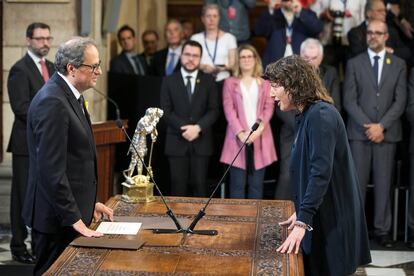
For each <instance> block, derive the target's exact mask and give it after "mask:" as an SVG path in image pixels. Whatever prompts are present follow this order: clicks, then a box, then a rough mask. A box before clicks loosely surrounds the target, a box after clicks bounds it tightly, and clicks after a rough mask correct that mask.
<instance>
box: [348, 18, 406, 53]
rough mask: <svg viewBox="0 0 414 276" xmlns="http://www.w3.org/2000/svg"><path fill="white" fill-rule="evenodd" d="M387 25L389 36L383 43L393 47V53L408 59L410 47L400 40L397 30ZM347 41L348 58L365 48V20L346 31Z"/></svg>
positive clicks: (363, 50)
mask: <svg viewBox="0 0 414 276" xmlns="http://www.w3.org/2000/svg"><path fill="white" fill-rule="evenodd" d="M387 26H388V34H389V38H388V40H387V41H386V43H385V44H386V45H387V46H388V47H390V48H393V49H394V55H396V56H398V57H400V58H402V59H404V60H408V59H409V58H410V56H411V53H410V49H408V47H407V46H406V45H405V44H404V42H403V41H402V40H401V38H400V36H399V34H398V31H397V30H396V29H395V28H393V27H392V26H390V25H389V24H387ZM348 41H349V50H350V53H349V58H352V57H355V56H357V55H358V54H361V53H363V52H365V51H366V50H367V47H368V46H367V23H366V22H365V21H364V22H362V23H361V24H360V25H358V26H356V27H354V28H352V29H351V30H350V31H349V32H348Z"/></svg>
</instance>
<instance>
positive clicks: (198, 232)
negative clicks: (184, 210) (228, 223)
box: [185, 122, 259, 236]
mask: <svg viewBox="0 0 414 276" xmlns="http://www.w3.org/2000/svg"><path fill="white" fill-rule="evenodd" d="M258 127H259V123H257V122H256V123H255V124H254V125H253V126H252V129H251V130H250V133H249V135H248V136H247V137H246V139H245V140H244V142H243V145H242V146H241V147H240V149H239V151H238V152H237V154H236V156H235V157H234V159H233V161H231V163H230V164H229V165H228V166H227V169H226V171H225V172H224V174H223V176H222V177H221V179H220V180H219V182H218V183H217V185H216V187H215V188H214V190H213V192H212V193H211V195H210V197H209V199H208V200H207V202H206V204H205V205H204V207H202V208H201V209H200V211H199V212H198V214H197V215H196V216H195V217H194V220H193V221H192V222H191V224H190V226H189V227H188V228H187V229H185V233H188V234H196V235H207V236H215V235H217V234H218V231H217V230H194V228H195V226H196V225H197V223H198V221H199V220H200V219H202V218H203V217H204V215H205V214H206V212H205V211H206V209H207V207H208V205H209V204H210V201H211V199H212V198H213V195H214V194H215V193H216V191H217V189H218V188H219V187H220V185H221V184H222V181H223V180H224V178H225V177H226V175H227V173H228V172H229V170H230V168H231V166H232V165H233V163H234V161H236V159H237V157H238V156H239V154H240V152H241V151H242V149H243V148H244V147H245V146H246V142H247V140H248V139H249V138H250V136H251V135H252V133H253V132H254V131H255V130H256V129H257V128H258Z"/></svg>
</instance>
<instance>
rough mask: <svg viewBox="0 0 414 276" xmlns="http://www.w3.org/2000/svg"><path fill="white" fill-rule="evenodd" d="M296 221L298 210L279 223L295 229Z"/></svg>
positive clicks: (289, 228)
mask: <svg viewBox="0 0 414 276" xmlns="http://www.w3.org/2000/svg"><path fill="white" fill-rule="evenodd" d="M295 222H296V212H294V213H293V215H291V216H290V217H289V218H288V219H287V220H285V221H282V222H280V223H279V225H280V226H286V225H288V230H291V229H293V226H295Z"/></svg>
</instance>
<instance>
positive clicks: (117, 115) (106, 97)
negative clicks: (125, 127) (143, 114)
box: [92, 87, 122, 128]
mask: <svg viewBox="0 0 414 276" xmlns="http://www.w3.org/2000/svg"><path fill="white" fill-rule="evenodd" d="M92 89H93V90H95V92H96V93H98V94H99V95H101V96H102V97H104V98H105V99H107V100H108V101H109V102H111V103H112V104H113V105H114V107H115V113H116V120H115V122H116V124H117V125H118V121H121V112H120V111H119V106H118V104H117V103H116V102H115V101H114V100H113V99H111V98H110V97H109V96H107V95H106V94H104V93H103V92H101V91H99V90H98V89H96V88H95V87H92ZM121 124H122V121H121ZM118 127H119V126H118ZM119 128H120V127H119Z"/></svg>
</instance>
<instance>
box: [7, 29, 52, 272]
mask: <svg viewBox="0 0 414 276" xmlns="http://www.w3.org/2000/svg"><path fill="white" fill-rule="evenodd" d="M52 41H53V37H52V36H51V35H50V27H49V26H48V25H46V24H45V23H41V22H35V23H32V24H30V25H29V26H28V27H27V29H26V43H27V48H28V51H27V53H26V55H25V56H24V57H23V58H21V59H20V60H19V61H17V62H16V63H15V64H14V65H13V66H12V68H11V69H10V73H9V78H8V81H7V89H8V93H9V99H10V105H11V108H12V110H13V113H14V117H15V118H14V122H13V128H12V132H11V136H10V141H9V146H8V148H7V151H8V152H12V163H13V164H12V168H13V177H12V190H11V200H10V203H11V205H10V222H11V232H12V238H11V240H10V250H11V254H12V258H13V260H15V261H17V262H21V263H28V264H32V263H34V262H35V260H34V258H33V256H32V255H31V254H30V253H29V252H28V250H27V248H26V244H25V243H24V241H25V239H26V238H27V235H28V233H27V229H26V226H25V225H24V223H23V219H22V206H23V201H24V196H25V194H26V187H27V177H28V173H29V156H28V151H27V141H26V118H27V111H28V109H29V105H30V102H31V101H32V99H33V97H34V96H35V94H36V93H37V91H39V89H40V88H41V87H42V86H43V85H44V84H45V82H46V81H47V80H48V79H49V76H51V75H52V74H53V73H54V72H55V69H54V66H53V63H52V62H50V61H48V60H47V59H45V57H46V56H47V54H48V53H49V50H50V45H51V43H52ZM35 242H36V237H35V236H34V235H32V250H34V245H35Z"/></svg>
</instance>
